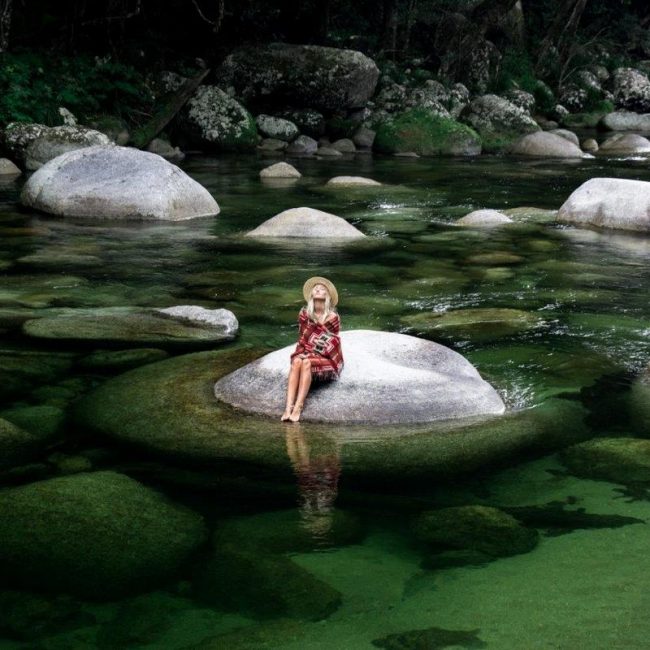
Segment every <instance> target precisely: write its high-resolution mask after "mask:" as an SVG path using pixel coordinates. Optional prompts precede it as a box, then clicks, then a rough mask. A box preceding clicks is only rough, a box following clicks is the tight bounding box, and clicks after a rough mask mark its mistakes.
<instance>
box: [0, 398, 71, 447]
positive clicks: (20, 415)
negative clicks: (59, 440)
mask: <svg viewBox="0 0 650 650" xmlns="http://www.w3.org/2000/svg"><path fill="white" fill-rule="evenodd" d="M0 416H2V417H3V418H4V419H6V420H9V422H11V423H13V424H15V425H16V426H17V427H20V428H21V429H24V430H25V431H28V432H29V433H31V434H32V435H34V436H38V437H39V438H41V439H43V440H51V439H54V438H55V437H56V435H57V433H59V432H60V431H61V429H62V427H63V423H64V422H65V412H64V411H63V410H62V409H60V408H57V407H56V406H48V405H45V404H39V405H37V406H21V407H16V408H12V409H7V410H5V411H2V412H0Z"/></svg>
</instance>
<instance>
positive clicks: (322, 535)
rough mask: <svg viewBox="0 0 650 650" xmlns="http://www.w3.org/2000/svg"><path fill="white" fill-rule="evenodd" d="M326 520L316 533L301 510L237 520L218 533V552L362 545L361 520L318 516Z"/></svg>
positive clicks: (341, 513) (298, 550)
mask: <svg viewBox="0 0 650 650" xmlns="http://www.w3.org/2000/svg"><path fill="white" fill-rule="evenodd" d="M316 517H317V518H318V517H320V518H322V519H323V524H324V526H323V529H322V530H318V531H317V533H314V532H313V531H312V530H310V528H309V527H308V525H307V523H308V522H307V521H306V520H305V517H304V515H303V513H301V512H300V511H299V510H298V509H295V508H294V509H292V510H279V511H275V512H265V513H262V514H259V515H251V516H248V517H236V518H232V519H228V520H226V521H225V522H223V523H222V524H221V525H219V527H218V528H217V530H216V533H215V535H214V544H215V546H216V548H220V547H221V546H224V545H231V546H233V547H236V548H245V547H250V548H251V549H254V548H258V549H261V550H263V552H264V553H304V552H308V551H312V550H314V549H318V548H326V547H330V546H334V547H338V546H345V545H346V544H354V543H356V542H360V541H361V540H362V539H363V537H364V534H365V530H364V527H363V525H362V524H361V521H360V520H359V518H358V517H357V516H356V515H354V514H352V513H349V512H345V511H342V510H332V511H330V512H323V513H320V514H318V513H316Z"/></svg>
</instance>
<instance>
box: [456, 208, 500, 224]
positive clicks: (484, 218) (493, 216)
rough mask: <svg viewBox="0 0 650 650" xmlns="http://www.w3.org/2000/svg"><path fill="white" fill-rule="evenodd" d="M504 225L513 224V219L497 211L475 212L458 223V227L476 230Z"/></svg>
mask: <svg viewBox="0 0 650 650" xmlns="http://www.w3.org/2000/svg"><path fill="white" fill-rule="evenodd" d="M504 223H512V219H511V218H510V217H508V216H506V215H505V214H503V213H502V212H498V211H497V210H474V211H473V212H470V213H469V214H466V215H465V216H464V217H461V218H460V219H458V221H456V225H457V226H467V227H474V228H491V227H493V226H502V225H503V224H504Z"/></svg>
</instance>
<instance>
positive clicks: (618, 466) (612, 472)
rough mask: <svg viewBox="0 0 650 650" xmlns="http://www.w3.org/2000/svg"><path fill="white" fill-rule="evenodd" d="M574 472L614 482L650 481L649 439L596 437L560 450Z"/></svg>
mask: <svg viewBox="0 0 650 650" xmlns="http://www.w3.org/2000/svg"><path fill="white" fill-rule="evenodd" d="M559 457H560V461H561V462H562V464H563V465H565V466H566V467H567V468H568V469H569V471H570V472H571V473H572V474H575V475H576V476H580V477H582V478H591V479H601V480H604V481H612V482H613V483H647V482H650V440H645V439H642V438H597V439H594V440H588V441H586V442H581V443H580V444H577V445H573V446H572V447H569V448H567V449H565V450H564V451H562V453H560V456H559Z"/></svg>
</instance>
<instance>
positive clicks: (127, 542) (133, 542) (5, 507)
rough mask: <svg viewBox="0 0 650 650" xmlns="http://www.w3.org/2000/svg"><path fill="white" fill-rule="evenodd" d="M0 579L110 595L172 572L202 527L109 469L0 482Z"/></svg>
mask: <svg viewBox="0 0 650 650" xmlns="http://www.w3.org/2000/svg"><path fill="white" fill-rule="evenodd" d="M0 519H2V527H0V569H1V571H2V577H3V581H7V582H9V583H10V584H12V585H15V586H18V587H21V588H28V589H35V590H39V591H40V590H43V591H52V590H56V591H57V592H61V591H62V592H65V593H72V594H75V595H78V596H81V597H84V598H89V599H93V600H95V599H100V600H103V599H112V598H115V597H119V596H123V595H126V594H129V593H132V592H138V591H146V590H149V589H151V588H152V587H153V586H156V585H158V584H164V582H165V581H167V580H169V579H171V578H173V577H174V576H175V574H176V573H177V571H178V570H179V568H180V567H181V566H182V564H183V563H184V562H185V561H186V560H187V559H188V558H189V557H190V555H191V554H192V553H193V551H194V550H196V549H197V548H198V547H199V546H200V545H201V544H202V543H203V542H205V540H206V537H207V534H206V530H205V526H204V524H203V520H202V517H201V516H200V515H198V514H196V513H194V512H192V511H191V510H189V509H187V508H185V507H183V506H180V505H177V504H174V503H171V502H170V501H169V500H168V499H167V498H166V497H164V496H162V495H161V494H159V493H158V492H156V491H154V490H152V489H151V488H148V487H145V486H144V485H141V484H140V483H138V482H137V481H134V480H133V479H131V478H129V477H128V476H124V475H123V474H118V473H116V472H112V471H103V472H92V473H81V474H75V475H73V476H65V477H59V478H53V479H49V480H46V481H39V482H37V483H31V484H29V485H25V486H21V487H16V488H7V489H4V490H0Z"/></svg>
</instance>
